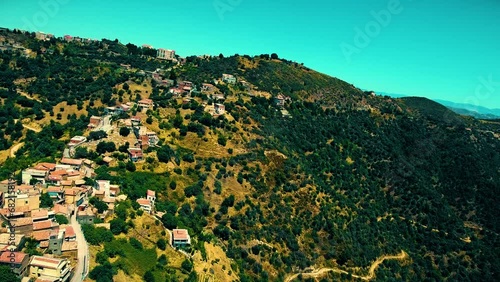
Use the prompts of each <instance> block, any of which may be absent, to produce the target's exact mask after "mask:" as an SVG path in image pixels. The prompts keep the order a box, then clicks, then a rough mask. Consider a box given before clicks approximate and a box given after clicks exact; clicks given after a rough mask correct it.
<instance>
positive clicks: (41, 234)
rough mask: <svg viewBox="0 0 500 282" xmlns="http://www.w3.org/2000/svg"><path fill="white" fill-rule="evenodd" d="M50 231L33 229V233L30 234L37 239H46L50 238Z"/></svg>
mask: <svg viewBox="0 0 500 282" xmlns="http://www.w3.org/2000/svg"><path fill="white" fill-rule="evenodd" d="M50 231H51V230H38V231H33V234H32V235H31V236H32V237H33V239H35V240H37V241H46V240H49V238H50Z"/></svg>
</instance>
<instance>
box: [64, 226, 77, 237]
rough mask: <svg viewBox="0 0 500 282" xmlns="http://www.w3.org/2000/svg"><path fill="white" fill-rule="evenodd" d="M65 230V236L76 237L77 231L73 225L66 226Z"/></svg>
mask: <svg viewBox="0 0 500 282" xmlns="http://www.w3.org/2000/svg"><path fill="white" fill-rule="evenodd" d="M64 230H65V231H64V232H65V235H64V237H65V238H72V237H76V233H75V230H74V229H73V226H66V227H65V228H64Z"/></svg>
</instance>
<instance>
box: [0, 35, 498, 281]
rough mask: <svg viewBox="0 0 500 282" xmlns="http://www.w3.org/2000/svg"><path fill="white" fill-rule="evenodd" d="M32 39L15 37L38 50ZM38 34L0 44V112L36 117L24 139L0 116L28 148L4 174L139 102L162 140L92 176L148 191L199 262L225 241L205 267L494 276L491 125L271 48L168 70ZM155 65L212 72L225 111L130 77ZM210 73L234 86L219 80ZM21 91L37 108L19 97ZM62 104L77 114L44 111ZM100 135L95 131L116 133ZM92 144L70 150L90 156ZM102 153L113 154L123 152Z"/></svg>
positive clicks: (116, 47) (133, 195)
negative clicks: (148, 104) (107, 112)
mask: <svg viewBox="0 0 500 282" xmlns="http://www.w3.org/2000/svg"><path fill="white" fill-rule="evenodd" d="M19 36H20V35H16V38H17V37H19ZM35 43H36V42H35V41H34V39H33V38H31V37H29V36H26V38H25V41H23V44H25V45H26V46H32V48H34V49H35V50H36V48H40V46H38V47H37V46H36V44H35ZM44 44H48V45H47V46H46V48H55V46H57V48H59V49H60V50H61V51H62V52H55V53H53V54H46V53H43V52H35V53H36V56H35V57H32V58H31V57H28V58H25V57H24V56H23V55H22V54H20V53H15V52H3V53H2V54H1V58H0V60H1V65H0V66H1V68H0V72H1V73H0V87H3V89H2V90H1V91H0V98H2V100H3V104H2V107H1V108H0V110H1V111H2V113H5V114H6V115H7V116H15V118H16V119H20V120H23V119H27V120H31V121H37V120H43V121H46V123H47V124H46V125H45V126H44V128H43V130H42V131H41V132H40V133H35V132H32V131H29V132H23V130H22V125H21V124H20V123H19V124H17V123H15V122H13V121H12V120H13V119H12V118H5V119H4V120H0V121H2V122H1V124H2V125H3V127H4V128H5V131H6V133H5V135H6V136H9V140H8V144H7V145H11V144H14V143H16V142H24V143H25V145H24V146H23V147H22V148H20V149H19V151H18V153H17V154H16V155H18V157H17V158H16V159H15V160H14V159H8V160H7V161H6V162H5V163H4V164H3V165H2V170H1V171H0V173H1V175H2V176H4V177H5V176H7V175H8V173H9V172H11V171H13V170H19V169H21V168H24V167H27V166H29V165H30V164H31V163H33V162H37V161H40V160H42V159H49V160H56V159H58V158H59V157H60V151H61V150H62V149H63V147H64V142H65V141H67V140H68V139H69V137H70V136H73V135H75V134H88V131H86V125H87V122H88V119H89V116H90V115H101V114H103V112H104V106H115V105H117V104H120V103H122V102H128V101H137V100H139V99H140V98H146V97H147V98H151V99H153V100H154V101H155V102H156V103H157V106H155V107H154V108H153V109H151V110H149V111H147V112H143V113H139V115H141V117H144V119H146V117H147V118H148V119H149V121H151V123H149V122H148V123H146V124H145V126H147V127H148V128H149V129H150V130H154V131H156V132H158V134H159V136H160V138H161V139H162V142H161V143H160V147H159V148H153V149H150V150H149V151H148V152H147V157H146V161H143V162H141V163H137V164H135V165H133V164H132V167H128V169H129V170H130V171H127V169H126V165H125V162H123V161H118V162H117V164H116V165H110V166H107V165H103V166H100V167H99V168H98V169H97V170H96V173H97V177H96V179H109V180H111V181H112V183H116V184H120V186H121V188H122V191H123V192H124V193H125V194H127V195H128V196H129V198H130V199H131V200H132V202H133V200H135V199H137V198H139V197H141V196H142V195H144V194H145V192H146V190H147V189H153V190H155V191H156V192H157V197H158V199H157V204H156V208H157V209H158V210H159V211H162V212H165V213H166V214H167V215H166V216H164V217H162V218H161V219H162V220H161V221H162V223H163V224H165V226H168V227H169V228H171V227H182V228H187V229H189V232H190V234H191V235H192V236H193V242H195V243H193V246H192V248H191V250H190V251H192V252H193V253H195V254H196V257H202V258H203V257H204V256H205V257H206V256H207V254H206V252H207V250H205V247H204V246H205V243H204V242H206V243H207V244H208V243H209V244H211V246H214V245H215V246H217V247H216V248H217V249H221V250H222V249H223V250H225V252H226V255H227V256H228V257H229V258H230V259H231V269H228V268H226V267H224V268H222V267H219V268H220V269H219V268H217V269H218V270H220V272H218V273H217V275H218V276H217V277H226V279H228V280H229V279H231V278H230V277H233V275H234V274H237V275H238V277H239V279H240V281H288V280H291V279H292V278H294V277H295V278H296V279H301V278H300V277H301V276H300V275H295V274H298V273H307V272H311V271H310V270H312V269H311V268H314V269H319V272H320V274H321V275H323V276H322V277H325V278H326V279H330V280H334V281H338V280H341V281H351V280H352V277H364V278H367V280H370V279H374V278H376V280H377V281H394V280H402V281H422V280H426V279H428V280H445V279H448V280H452V281H466V280H473V281H474V280H475V281H495V280H499V278H500V277H499V271H498V270H499V269H500V261H499V258H498V253H499V251H500V250H499V241H498V240H499V238H498V234H499V233H500V230H499V224H498V223H499V221H498V217H499V216H500V210H499V206H498V205H497V202H498V200H499V196H498V195H499V192H500V191H499V188H500V187H499V186H500V183H499V181H498V179H500V170H499V167H500V149H499V148H500V140H499V132H500V124H498V123H496V122H494V121H491V122H482V121H477V120H475V119H472V118H463V117H461V116H459V115H456V114H454V113H453V112H451V111H450V110H448V109H446V108H445V107H443V106H441V105H439V104H437V103H434V102H432V101H430V100H428V99H422V98H404V99H390V98H384V97H378V96H372V95H369V94H368V93H364V92H362V91H360V90H358V89H356V88H355V87H353V86H352V85H350V84H348V83H346V82H343V81H341V80H338V79H336V78H332V77H328V76H326V75H323V74H320V73H317V72H315V71H312V70H309V69H307V68H305V67H303V66H301V65H299V64H296V63H293V62H289V61H286V60H283V59H282V60H277V59H270V58H269V56H258V57H253V58H252V57H249V56H232V57H227V58H225V57H222V56H221V57H211V58H198V57H188V58H187V59H186V63H185V64H183V65H179V66H173V65H172V64H170V63H166V62H160V61H158V60H154V59H152V58H149V57H148V56H147V55H145V54H144V53H141V52H142V51H141V52H139V53H134V52H131V50H135V49H134V48H133V47H132V46H128V45H127V46H128V47H126V46H124V45H121V44H119V43H117V42H113V41H106V42H96V43H91V44H88V45H86V44H76V43H71V44H68V43H64V42H60V41H57V42H53V43H44ZM110 52H112V53H110ZM43 62H47V63H43ZM120 63H130V64H131V65H132V70H127V71H125V70H123V69H122V68H120V66H119V64H120ZM58 65H59V66H58ZM156 67H162V68H163V69H164V72H165V75H167V76H168V77H170V78H176V79H177V80H178V82H181V81H182V80H190V81H192V82H194V84H195V85H196V86H198V88H200V85H201V83H204V82H208V83H214V80H216V81H217V82H218V84H217V85H216V90H215V92H219V93H224V94H225V100H224V102H223V103H224V106H225V110H226V113H225V114H224V115H222V116H219V117H217V116H215V117H214V116H212V115H210V114H209V113H208V110H207V109H209V108H210V106H211V104H212V103H213V102H214V101H217V100H216V99H215V98H212V97H211V94H206V93H203V92H202V93H193V95H192V96H191V99H182V98H175V97H172V94H171V93H168V90H167V89H164V88H162V87H156V88H153V87H152V84H151V83H150V78H145V77H144V76H143V75H140V74H139V73H140V72H139V71H140V70H144V71H153V70H155V69H156ZM66 68H67V69H68V71H67V73H65V72H66ZM222 73H230V74H235V75H236V76H237V78H238V79H239V80H240V82H239V83H236V84H234V85H228V84H225V83H222V82H220V81H219V79H220V77H221V75H222ZM23 79H24V80H23ZM242 79H243V80H245V81H246V82H248V83H249V84H250V85H249V86H246V85H244V84H243V83H241V80H242ZM219 82H220V83H219ZM214 84H215V83H214ZM18 88H19V90H23V91H25V92H27V93H30V94H29V95H33V96H34V97H36V98H37V99H39V100H40V101H41V102H38V101H37V100H31V99H28V98H26V99H24V98H20V96H22V95H17V94H18V91H17V90H18ZM261 92H262V93H264V94H267V95H264V94H263V95H260V94H262V93H261ZM279 93H283V94H285V95H287V96H290V97H291V100H289V101H287V102H286V103H285V106H284V109H286V110H287V112H288V115H287V114H284V113H283V112H282V111H281V110H282V108H281V107H278V106H277V105H276V104H275V101H274V100H273V99H272V98H270V97H273V96H276V95H277V94H279ZM28 100H29V101H28ZM63 100H67V102H69V103H71V104H75V105H76V106H77V107H78V105H80V107H78V108H80V109H79V110H80V111H83V112H85V113H86V114H82V115H81V116H79V117H77V116H76V115H75V113H74V112H68V111H72V110H69V109H68V111H67V112H64V111H60V109H57V107H54V105H57V104H58V103H61V102H63ZM87 100H89V101H88V104H87ZM219 102H221V101H219ZM84 105H85V106H84ZM205 105H206V106H205ZM29 108H32V109H31V110H29ZM54 111H55V113H61V112H62V113H63V114H64V115H65V117H66V116H67V119H66V120H65V122H63V121H62V120H58V118H57V115H54ZM51 113H52V114H51ZM135 114H138V113H137V112H136V109H134V110H132V112H131V113H130V114H125V117H128V116H130V115H135ZM60 123H64V124H63V125H61V124H60ZM7 129H9V130H7ZM2 130H3V129H2ZM12 135H14V137H12ZM116 135H117V134H116ZM113 138H114V139H112V138H108V139H104V140H106V141H109V142H122V141H123V140H122V139H119V138H120V137H118V136H114V137H113ZM84 147H85V146H84ZM117 147H119V146H117ZM95 150H96V149H95V147H91V146H87V147H85V151H83V150H82V151H80V152H79V153H80V154H81V155H82V156H85V157H88V158H90V159H93V160H95V161H96V162H98V163H99V161H102V157H101V156H99V154H97V153H96V152H95ZM111 154H112V155H113V156H114V157H115V158H116V159H118V160H120V158H121V159H123V160H125V159H126V155H125V154H123V152H120V150H117V151H114V152H109V154H108V155H111ZM99 158H100V159H99ZM134 170H135V171H134ZM128 209H129V212H130V213H132V211H133V212H134V214H135V212H136V211H135V210H134V207H133V206H130V207H128ZM125 218H126V216H125ZM129 232H131V233H129V234H133V233H132V231H129ZM156 235H158V234H156ZM162 236H163V235H162ZM155 239H156V238H155ZM113 242H116V241H113ZM113 244H115V243H113ZM149 244H150V246H149V247H151V248H155V247H154V246H153V245H154V244H151V242H150V243H149ZM105 245H106V244H105ZM108 245H110V244H108ZM149 247H148V248H149ZM96 248H99V247H96ZM104 248H105V247H104ZM101 249H102V248H101ZM101 249H99V250H101ZM151 253H153V251H151ZM395 254H401V255H399V256H395ZM208 257H212V256H210V255H209V256H208ZM384 258H395V259H394V260H387V261H384ZM201 260H202V259H200V260H199V261H201ZM118 262H120V263H121V265H122V266H123V263H125V264H126V263H130V262H129V261H128V260H127V258H126V256H122V257H120V259H119V260H116V262H113V263H112V264H111V263H109V262H105V263H107V264H106V266H108V264H109V265H110V266H112V267H113V268H119V267H120V263H118ZM176 263H177V264H172V263H170V264H168V263H166V262H165V261H163V264H166V266H162V267H161V268H157V269H154V272H155V275H157V276H158V277H162V278H164V277H165V275H164V273H163V272H166V271H172V273H170V274H172V275H176V274H179V269H176V268H175V267H177V268H178V265H180V262H179V261H177V262H176ZM210 263H211V264H217V261H216V260H214V261H211V262H210ZM207 267H210V266H209V265H208V263H206V262H205V263H200V264H199V265H195V266H194V269H197V270H198V272H203V273H198V274H199V275H200V276H201V275H202V276H203V277H210V271H211V270H213V269H215V268H216V267H214V268H213V269H208V268H207ZM101 269H102V268H101ZM332 269H333V270H335V271H329V270H332ZM176 271H177V272H176ZM145 272H146V269H139V270H137V272H136V273H130V277H138V275H139V276H142V274H144V273H145ZM185 272H186V273H184V274H180V277H182V278H185V277H187V276H188V273H187V272H188V271H185ZM160 273H162V274H161V275H160ZM193 273H194V272H190V274H189V275H190V276H189V277H195V274H193ZM170 274H169V275H168V276H167V277H170ZM313 274H314V275H315V276H314V277H318V278H319V277H320V275H319V274H318V275H317V273H316V272H314V273H313ZM120 275H121V274H120ZM123 275H125V274H123ZM219 275H220V276H219ZM303 277H304V278H306V277H312V276H308V275H303ZM368 278H369V279H368ZM186 279H188V278H186Z"/></svg>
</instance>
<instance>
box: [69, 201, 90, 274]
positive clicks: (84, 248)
mask: <svg viewBox="0 0 500 282" xmlns="http://www.w3.org/2000/svg"><path fill="white" fill-rule="evenodd" d="M76 212H77V211H76V210H75V212H74V214H73V216H72V217H71V226H72V227H73V229H74V230H75V233H76V241H77V243H78V264H77V265H76V267H75V269H74V270H73V277H72V278H71V282H81V281H83V279H84V278H85V276H86V274H87V273H88V271H89V264H88V260H89V258H88V245H87V241H85V237H83V232H82V228H81V226H80V223H78V221H77V220H76ZM84 272H85V273H84Z"/></svg>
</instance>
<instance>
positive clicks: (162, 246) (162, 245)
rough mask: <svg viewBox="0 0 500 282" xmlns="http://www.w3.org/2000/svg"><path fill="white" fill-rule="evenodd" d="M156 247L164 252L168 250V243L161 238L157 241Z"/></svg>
mask: <svg viewBox="0 0 500 282" xmlns="http://www.w3.org/2000/svg"><path fill="white" fill-rule="evenodd" d="M156 245H157V246H158V248H159V249H160V250H162V251H164V250H165V249H166V248H167V241H166V240H165V239H163V238H160V239H158V241H156Z"/></svg>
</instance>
